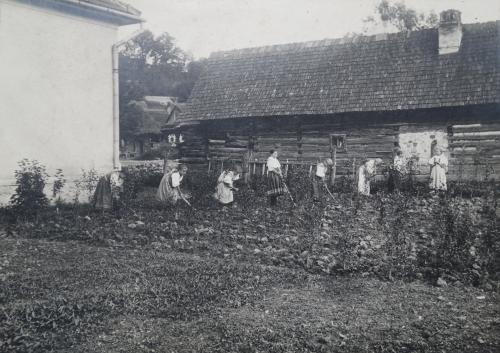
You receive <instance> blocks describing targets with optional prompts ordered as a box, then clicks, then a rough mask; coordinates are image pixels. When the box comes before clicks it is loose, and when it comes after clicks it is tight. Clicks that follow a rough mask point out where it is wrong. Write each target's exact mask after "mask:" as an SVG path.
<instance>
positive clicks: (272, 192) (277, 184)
mask: <svg viewBox="0 0 500 353" xmlns="http://www.w3.org/2000/svg"><path fill="white" fill-rule="evenodd" d="M267 170H268V174H267V193H266V194H267V196H268V197H269V203H270V205H271V206H276V204H277V202H278V196H281V195H283V194H284V193H285V189H284V186H283V174H282V172H281V164H280V162H279V160H278V151H276V150H271V152H270V153H269V158H268V159H267Z"/></svg>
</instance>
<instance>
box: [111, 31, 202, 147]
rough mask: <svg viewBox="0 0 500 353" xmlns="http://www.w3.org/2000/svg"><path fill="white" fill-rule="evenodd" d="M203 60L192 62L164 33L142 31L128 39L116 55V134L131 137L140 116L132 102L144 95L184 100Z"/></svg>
mask: <svg viewBox="0 0 500 353" xmlns="http://www.w3.org/2000/svg"><path fill="white" fill-rule="evenodd" d="M204 63H205V61H204V60H200V61H194V60H192V59H191V58H190V57H189V56H188V55H187V54H186V53H185V52H184V51H183V50H182V49H180V48H179V47H178V46H177V45H176V44H175V39H174V38H173V37H172V36H170V35H169V34H168V33H163V34H161V35H159V36H157V37H155V36H154V35H153V33H151V32H150V31H146V32H144V33H142V34H140V35H139V36H137V37H136V38H135V39H133V40H131V41H130V42H129V43H128V44H127V45H126V47H125V50H124V51H123V52H122V53H121V54H120V134H121V136H123V138H124V139H128V138H130V137H131V136H133V134H134V132H135V129H136V128H137V127H138V124H139V123H140V121H141V119H142V118H143V116H142V115H141V112H140V109H137V106H135V105H129V103H130V102H132V101H140V100H142V99H143V97H144V96H145V95H153V96H172V97H177V98H178V99H179V101H180V102H183V101H185V100H186V99H187V98H188V97H189V94H190V93H191V90H192V88H193V86H194V83H195V82H196V80H197V79H198V77H199V76H200V75H201V74H202V73H203V71H204V66H205V64H204Z"/></svg>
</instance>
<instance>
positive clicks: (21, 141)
mask: <svg viewBox="0 0 500 353" xmlns="http://www.w3.org/2000/svg"><path fill="white" fill-rule="evenodd" d="M116 40H117V27H115V26H112V25H108V24H104V23H99V22H95V21H92V20H87V19H84V18H79V17H74V16H70V15H66V14H62V13H58V12H55V11H51V10H45V9H40V8H37V7H33V6H29V5H22V4H19V3H17V2H14V1H10V0H0V203H1V202H5V201H6V200H7V199H8V197H9V196H10V193H11V191H12V184H13V172H14V170H15V169H16V168H17V162H18V161H19V160H21V159H22V158H29V159H37V160H38V161H40V162H41V163H43V164H44V165H46V166H47V168H48V172H49V173H53V172H54V171H55V169H57V168H61V169H62V170H63V172H64V174H65V175H66V178H67V179H68V180H69V181H71V180H74V179H75V178H78V177H79V175H80V174H81V169H82V168H84V169H90V168H95V169H96V170H97V171H98V172H100V173H104V172H107V171H110V170H111V169H112V167H113V165H112V158H113V111H112V109H113V106H112V104H113V99H112V98H113V87H112V53H111V46H112V44H113V43H114V42H116ZM66 191H68V190H66Z"/></svg>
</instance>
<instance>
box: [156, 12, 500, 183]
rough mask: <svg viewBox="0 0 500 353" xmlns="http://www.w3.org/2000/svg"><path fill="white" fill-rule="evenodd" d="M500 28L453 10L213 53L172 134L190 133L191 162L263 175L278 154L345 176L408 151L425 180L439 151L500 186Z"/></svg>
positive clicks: (468, 174)
mask: <svg viewBox="0 0 500 353" xmlns="http://www.w3.org/2000/svg"><path fill="white" fill-rule="evenodd" d="M499 27H500V22H499V21H496V22H488V23H476V24H462V23H461V14H460V12H459V11H456V10H448V11H445V12H443V13H441V16H440V24H439V28H433V29H424V30H419V31H414V32H408V33H394V34H379V35H373V36H359V37H354V38H342V39H332V40H321V41H314V42H306V43H294V44H286V45H275V46H268V47H261V48H251V49H241V50H233V51H226V52H219V53H214V54H212V55H211V57H210V58H209V60H208V65H207V71H206V74H205V75H204V76H203V77H201V78H200V80H199V81H198V82H197V83H196V85H195V87H194V89H193V91H192V93H191V96H190V98H189V99H188V102H187V105H186V108H185V111H184V112H183V113H182V114H181V116H180V118H179V119H178V122H177V124H176V125H175V126H174V127H168V128H165V133H182V134H183V135H184V137H185V143H184V144H183V145H182V146H181V147H180V153H181V159H182V160H183V161H184V162H187V163H208V162H209V161H211V162H212V165H214V163H220V162H217V161H220V160H241V159H243V158H244V156H247V157H245V158H249V160H250V162H251V163H254V164H257V170H258V171H259V170H260V169H259V166H261V165H262V163H264V162H265V160H266V158H267V156H268V152H269V150H270V149H272V148H275V147H278V149H279V150H280V158H281V160H282V162H284V163H290V164H292V163H299V164H312V163H314V162H316V161H317V160H318V159H319V158H321V157H334V158H335V159H336V162H337V167H338V173H339V174H342V173H345V174H348V173H349V171H352V170H354V167H357V166H358V165H359V163H361V161H362V160H363V159H365V158H375V157H380V158H382V159H384V161H386V163H387V162H389V161H390V160H391V159H392V154H393V149H394V147H395V146H398V145H399V146H400V147H401V148H402V149H403V152H404V154H405V155H406V156H408V157H413V158H414V159H415V160H416V161H417V164H418V169H419V173H420V174H421V175H422V176H425V175H426V174H427V173H428V172H429V167H428V165H427V161H428V159H429V158H430V157H431V154H432V150H433V149H434V147H435V146H436V145H440V146H441V147H443V148H445V149H446V151H447V154H448V156H449V157H450V163H451V166H450V176H451V177H452V178H460V177H463V178H469V179H471V178H475V179H483V178H485V177H496V178H497V179H498V177H500V110H499V103H500V35H499V31H500V30H499ZM248 156H249V157H248ZM353 164H354V166H353Z"/></svg>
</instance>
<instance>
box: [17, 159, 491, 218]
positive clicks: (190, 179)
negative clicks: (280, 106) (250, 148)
mask: <svg viewBox="0 0 500 353" xmlns="http://www.w3.org/2000/svg"><path fill="white" fill-rule="evenodd" d="M19 166H20V168H19V170H17V171H15V177H16V190H15V193H14V195H12V197H11V206H12V207H13V208H14V209H15V210H16V211H17V212H20V213H36V212H37V211H38V210H40V209H43V208H45V207H47V206H48V205H49V203H50V202H49V199H48V197H47V196H46V194H45V193H44V190H45V188H46V186H47V180H48V174H47V173H46V169H45V167H44V166H43V165H42V164H40V163H39V162H37V161H29V160H23V161H21V162H20V163H19ZM218 174H219V172H217V171H212V172H209V173H207V171H206V170H205V169H204V168H192V169H191V170H190V171H189V173H188V175H187V176H186V178H185V182H184V186H183V187H184V188H186V189H188V190H189V192H190V194H191V195H192V196H193V202H194V203H196V204H197V205H200V206H206V205H208V204H209V203H210V202H211V196H212V194H213V192H214V189H215V186H216V181H217V178H218ZM123 176H124V187H123V194H122V195H121V198H122V201H123V202H125V203H129V202H134V200H135V199H136V198H137V195H138V194H139V193H140V192H141V191H142V190H144V189H145V188H152V187H157V186H158V185H159V183H160V181H161V178H162V177H163V167H162V166H161V164H157V163H150V164H145V165H141V166H132V167H126V168H124V170H123ZM53 177H54V181H53V185H52V200H53V202H54V203H56V204H58V203H59V204H60V203H62V199H61V192H62V190H63V188H64V187H65V185H66V179H65V178H64V174H63V172H62V170H58V171H57V173H56V174H55V175H54V176H53ZM99 177H100V176H99V175H98V173H97V172H96V171H95V170H88V171H85V170H82V176H81V178H80V179H79V180H77V181H76V183H75V186H74V187H75V193H74V197H73V203H74V204H77V203H78V202H79V200H80V198H81V195H82V194H86V195H88V196H89V201H90V198H91V197H92V194H93V192H94V190H95V187H96V185H97V182H98V180H99ZM265 179H266V178H265V176H262V175H253V176H252V178H251V179H250V181H249V184H248V185H246V187H244V188H243V190H242V191H241V192H242V193H245V198H246V199H247V200H252V201H253V202H255V201H257V199H261V198H265V191H266V180H265ZM286 184H287V185H288V187H289V189H290V193H291V195H293V198H294V199H295V200H296V201H299V202H307V201H309V200H310V199H311V198H312V183H311V177H310V176H309V171H308V169H307V167H305V166H290V168H289V170H288V173H287V175H286ZM329 188H330V190H331V191H332V192H335V193H355V185H354V183H353V180H352V179H351V178H348V177H345V176H341V177H339V178H337V180H336V181H335V183H334V185H329ZM371 189H372V192H373V193H387V192H388V185H387V182H385V181H382V180H375V181H373V182H372V187H371ZM400 191H401V192H402V193H405V194H412V195H425V194H428V193H429V192H430V190H429V187H428V185H427V183H418V182H416V181H415V180H413V178H406V179H404V180H403V183H402V185H401V189H400ZM492 193H493V194H495V193H498V185H497V184H496V183H495V181H487V182H478V181H470V182H450V183H449V190H448V193H447V194H448V195H450V196H460V197H469V198H470V197H484V196H488V195H491V194H492ZM285 197H288V196H285Z"/></svg>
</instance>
